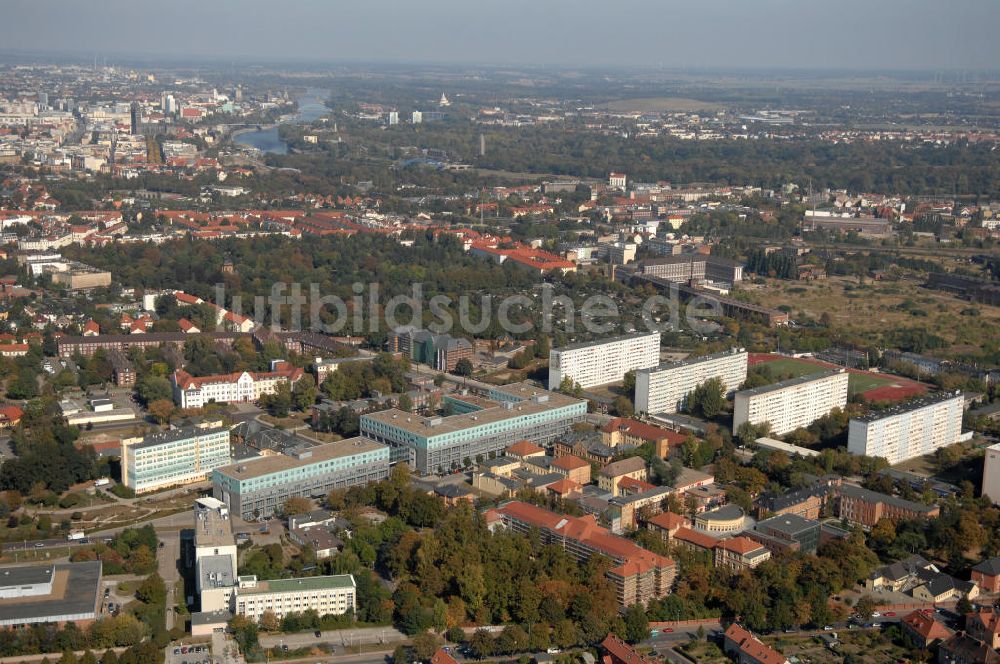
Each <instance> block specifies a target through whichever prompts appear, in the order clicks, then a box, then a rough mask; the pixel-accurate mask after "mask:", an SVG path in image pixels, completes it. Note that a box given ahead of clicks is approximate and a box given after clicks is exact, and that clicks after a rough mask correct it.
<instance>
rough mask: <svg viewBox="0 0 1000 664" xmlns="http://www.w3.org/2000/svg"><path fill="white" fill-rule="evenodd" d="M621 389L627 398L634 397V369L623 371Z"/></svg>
mask: <svg viewBox="0 0 1000 664" xmlns="http://www.w3.org/2000/svg"><path fill="white" fill-rule="evenodd" d="M622 390H624V392H625V396H627V397H628V398H629V399H635V370H634V369H632V370H630V371H626V372H625V376H624V377H623V378H622Z"/></svg>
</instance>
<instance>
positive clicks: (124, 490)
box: [111, 484, 135, 498]
mask: <svg viewBox="0 0 1000 664" xmlns="http://www.w3.org/2000/svg"><path fill="white" fill-rule="evenodd" d="M111 493H113V494H115V495H116V496H118V497H119V498H135V491H133V490H132V489H130V488H128V487H127V486H125V485H124V484H116V485H114V486H113V487H111Z"/></svg>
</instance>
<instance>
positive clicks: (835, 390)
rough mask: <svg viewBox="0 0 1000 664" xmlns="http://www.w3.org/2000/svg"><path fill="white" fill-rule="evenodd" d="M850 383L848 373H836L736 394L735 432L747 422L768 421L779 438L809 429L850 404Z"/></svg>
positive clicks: (758, 422) (788, 381) (797, 379)
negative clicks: (807, 427)
mask: <svg viewBox="0 0 1000 664" xmlns="http://www.w3.org/2000/svg"><path fill="white" fill-rule="evenodd" d="M847 381H848V374H847V372H846V371H843V370H835V371H828V372H824V373H820V374H812V375H808V376H801V377H799V378H793V379H792V380H786V381H783V382H780V383H775V384H774V385H768V386H766V387H758V388H755V389H752V390H743V391H741V392H737V393H736V397H735V399H734V401H733V431H735V430H736V429H738V428H739V427H740V425H742V424H743V423H744V422H750V423H751V424H763V423H764V422H768V423H770V425H771V433H772V434H774V435H777V436H782V435H784V434H786V433H789V432H791V431H794V430H795V429H798V428H799V427H806V426H809V425H810V424H812V423H813V422H814V421H816V420H817V419H819V418H820V417H822V416H824V415H826V414H827V413H829V412H830V411H831V410H833V409H834V408H843V407H844V406H846V405H847Z"/></svg>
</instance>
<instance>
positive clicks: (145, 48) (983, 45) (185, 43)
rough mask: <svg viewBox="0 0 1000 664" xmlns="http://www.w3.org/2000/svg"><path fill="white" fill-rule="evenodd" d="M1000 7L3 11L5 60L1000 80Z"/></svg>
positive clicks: (357, 4)
mask: <svg viewBox="0 0 1000 664" xmlns="http://www.w3.org/2000/svg"><path fill="white" fill-rule="evenodd" d="M997 26H1000V1H998V0H688V1H687V2H677V1H675V0H350V1H347V0H156V1H155V2H152V1H149V0H3V2H2V3H0V50H2V51H7V52H10V51H19V52H32V53H45V54H52V55H72V56H77V57H82V58H93V56H94V55H95V54H98V55H101V56H106V57H107V58H108V60H109V62H111V61H112V60H113V59H114V58H116V57H117V58H122V59H125V58H128V57H133V56H134V57H148V56H159V57H164V58H183V59H189V58H195V59H204V60H206V61H218V62H234V61H243V60H248V59H252V60H255V61H260V62H267V61H281V60H299V61H311V62H316V63H339V62H344V63H350V62H387V63H441V64H498V65H504V64H532V65H540V66H545V65H558V66H579V67H609V68H621V67H645V66H652V67H663V68H723V69H725V68H731V69H773V68H779V69H789V68H791V69H854V70H898V69H919V70H942V69H996V68H997V67H998V63H1000V39H997V38H996V29H997Z"/></svg>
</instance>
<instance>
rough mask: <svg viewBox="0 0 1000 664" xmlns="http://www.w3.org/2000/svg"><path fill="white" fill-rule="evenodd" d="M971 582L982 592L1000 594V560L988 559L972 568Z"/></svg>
mask: <svg viewBox="0 0 1000 664" xmlns="http://www.w3.org/2000/svg"><path fill="white" fill-rule="evenodd" d="M972 581H973V583H975V584H976V585H977V586H979V587H980V588H981V589H982V590H983V592H987V593H995V592H1000V558H990V559H989V560H984V561H983V562H981V563H979V564H978V565H976V566H975V567H973V568H972Z"/></svg>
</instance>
